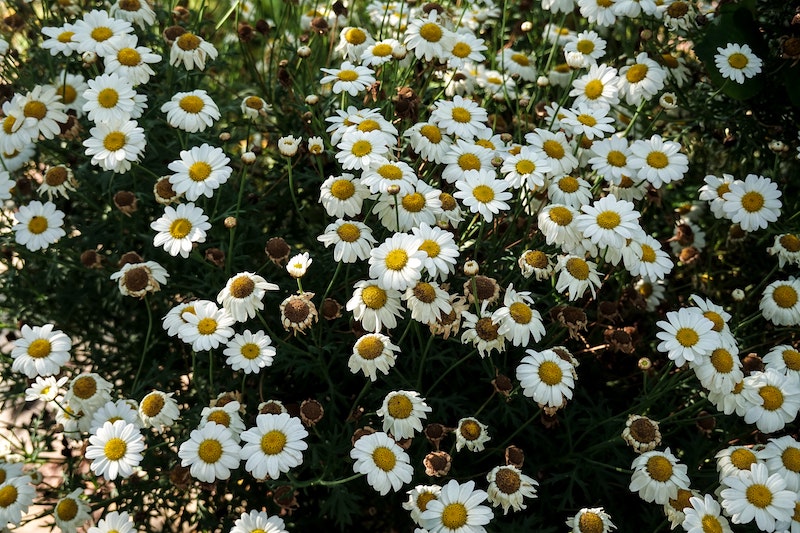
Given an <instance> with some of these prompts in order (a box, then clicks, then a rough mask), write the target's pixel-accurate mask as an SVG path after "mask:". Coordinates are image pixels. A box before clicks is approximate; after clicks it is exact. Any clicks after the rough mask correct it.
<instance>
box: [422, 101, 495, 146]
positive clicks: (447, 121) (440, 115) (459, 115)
mask: <svg viewBox="0 0 800 533" xmlns="http://www.w3.org/2000/svg"><path fill="white" fill-rule="evenodd" d="M430 120H431V122H433V123H434V124H436V125H437V126H439V127H440V128H442V129H443V130H444V131H445V132H446V133H447V134H448V135H457V136H458V137H459V138H461V139H465V140H468V141H470V140H472V139H474V138H475V136H476V135H478V133H480V132H481V130H483V128H484V127H486V121H487V120H488V114H487V112H486V110H485V109H484V108H482V107H481V106H479V105H478V104H476V103H475V102H473V101H472V100H467V99H465V98H462V97H461V96H458V95H456V96H454V97H453V100H452V101H450V100H437V101H436V103H435V104H434V109H433V111H432V112H431V116H430Z"/></svg>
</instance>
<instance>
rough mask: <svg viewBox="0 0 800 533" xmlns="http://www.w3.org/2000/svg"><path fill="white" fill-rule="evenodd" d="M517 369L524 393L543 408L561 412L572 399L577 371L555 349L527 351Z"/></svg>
mask: <svg viewBox="0 0 800 533" xmlns="http://www.w3.org/2000/svg"><path fill="white" fill-rule="evenodd" d="M525 353H527V354H528V355H526V356H525V357H523V358H522V361H521V362H520V364H519V366H517V372H516V375H517V379H518V380H519V382H520V385H521V386H522V389H523V390H522V393H523V394H524V395H525V396H527V397H528V398H532V399H533V401H535V402H536V403H538V404H539V405H540V406H541V407H542V408H552V410H555V409H559V408H561V407H563V406H565V405H566V403H567V401H568V400H570V399H572V391H573V389H574V388H575V379H576V378H575V369H574V367H573V366H572V364H571V363H569V362H568V361H565V360H564V359H562V358H561V357H559V355H558V354H557V353H556V352H554V351H553V350H544V351H542V352H537V351H536V350H531V349H528V350H525Z"/></svg>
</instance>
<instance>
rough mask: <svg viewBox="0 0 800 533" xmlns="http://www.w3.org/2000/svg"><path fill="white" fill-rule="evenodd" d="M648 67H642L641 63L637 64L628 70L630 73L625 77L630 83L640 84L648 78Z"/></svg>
mask: <svg viewBox="0 0 800 533" xmlns="http://www.w3.org/2000/svg"><path fill="white" fill-rule="evenodd" d="M647 70H648V68H647V65H642V64H641V63H637V64H636V65H633V66H631V68H629V69H628V72H627V73H626V74H625V77H626V78H627V79H628V82H629V83H639V82H640V81H642V80H643V79H645V77H646V76H647Z"/></svg>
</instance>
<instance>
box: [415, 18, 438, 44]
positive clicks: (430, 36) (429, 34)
mask: <svg viewBox="0 0 800 533" xmlns="http://www.w3.org/2000/svg"><path fill="white" fill-rule="evenodd" d="M443 35H444V34H443V32H442V28H440V27H439V25H438V24H434V23H433V22H428V23H427V24H423V25H422V27H420V29H419V36H420V37H422V38H423V39H425V40H426V41H428V42H429V43H438V42H439V41H440V40H442V36H443Z"/></svg>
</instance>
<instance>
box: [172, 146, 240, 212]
mask: <svg viewBox="0 0 800 533" xmlns="http://www.w3.org/2000/svg"><path fill="white" fill-rule="evenodd" d="M230 161H231V160H230V159H229V158H228V157H227V156H226V155H225V152H223V151H222V149H221V148H217V147H214V146H210V145H208V144H206V143H203V144H202V145H200V146H194V147H192V148H191V149H190V150H181V153H180V161H173V162H172V163H170V164H169V169H170V170H171V171H173V172H174V173H175V174H172V175H171V176H170V177H169V182H170V183H171V184H172V188H173V190H174V191H175V192H176V193H178V194H185V195H186V199H187V200H189V201H191V202H194V201H195V200H197V199H198V198H199V197H200V196H207V197H208V198H211V197H212V196H213V195H214V191H215V190H216V189H218V188H219V186H220V185H223V184H224V183H226V182H227V181H228V178H229V177H230V175H231V172H233V169H232V168H231V167H229V166H228V163H230Z"/></svg>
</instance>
